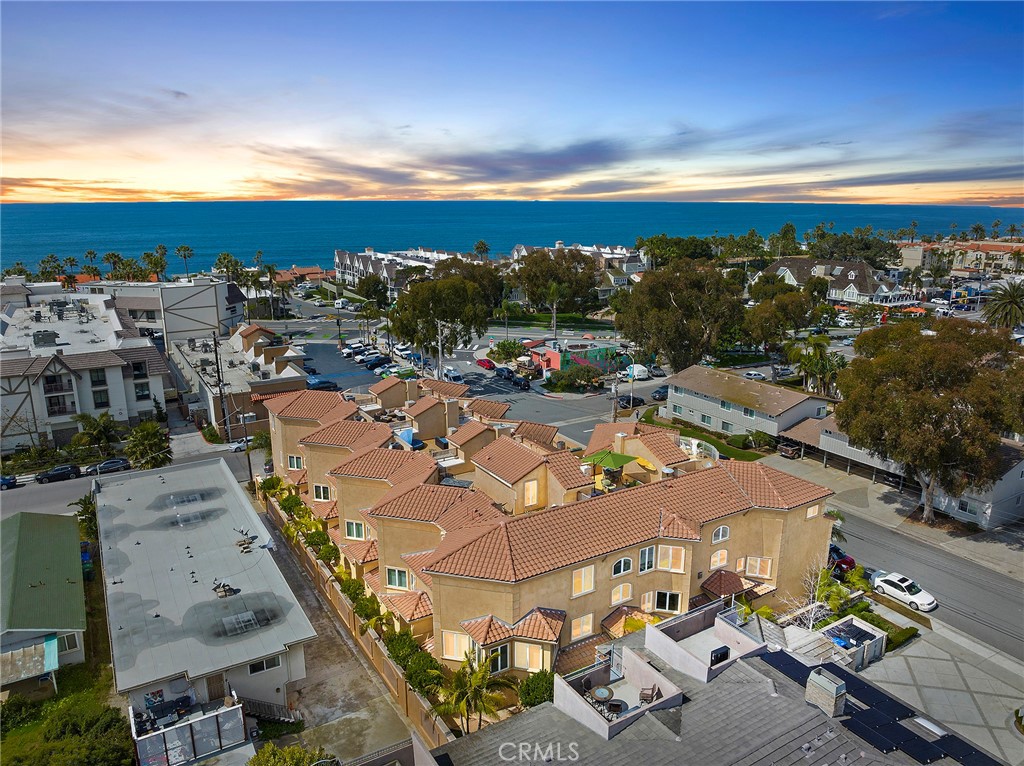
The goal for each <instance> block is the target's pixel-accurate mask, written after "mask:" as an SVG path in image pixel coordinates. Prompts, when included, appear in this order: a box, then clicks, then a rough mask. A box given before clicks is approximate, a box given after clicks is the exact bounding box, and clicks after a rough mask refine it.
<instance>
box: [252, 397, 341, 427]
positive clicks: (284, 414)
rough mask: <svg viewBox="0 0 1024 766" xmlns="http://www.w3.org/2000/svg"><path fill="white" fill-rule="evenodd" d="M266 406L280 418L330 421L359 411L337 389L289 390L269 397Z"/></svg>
mask: <svg viewBox="0 0 1024 766" xmlns="http://www.w3.org/2000/svg"><path fill="white" fill-rule="evenodd" d="M266 408H267V409H268V410H270V411H271V412H273V413H274V414H275V415H277V416H278V417H279V418H295V419H298V420H321V421H323V422H325V423H330V422H333V421H335V420H342V419H348V418H350V417H352V416H353V415H355V414H356V412H358V411H359V407H357V406H356V405H355V404H354V403H353V402H347V401H345V397H344V395H342V394H341V393H339V392H337V391H310V390H308V389H304V390H301V391H289V392H288V393H287V394H286V395H284V396H276V397H274V398H273V399H267V403H266Z"/></svg>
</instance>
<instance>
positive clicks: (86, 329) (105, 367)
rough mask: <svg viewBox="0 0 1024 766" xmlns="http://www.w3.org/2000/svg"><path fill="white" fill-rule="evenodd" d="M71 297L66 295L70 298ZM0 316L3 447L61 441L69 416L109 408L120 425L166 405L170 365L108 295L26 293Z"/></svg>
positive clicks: (71, 427) (71, 425)
mask: <svg viewBox="0 0 1024 766" xmlns="http://www.w3.org/2000/svg"><path fill="white" fill-rule="evenodd" d="M69 298H70V300H69ZM27 300H28V301H30V302H29V304H28V305H27V306H26V307H20V308H18V307H15V306H14V305H13V304H9V305H7V306H6V307H5V308H4V310H3V313H2V316H0V333H2V340H0V407H2V413H3V415H2V417H3V421H2V450H3V452H9V451H12V450H14V449H18V448H21V447H28V446H31V445H38V444H40V443H41V442H42V441H46V442H48V443H50V444H52V445H54V446H58V447H61V446H65V445H67V444H68V443H69V442H70V441H71V439H72V438H73V437H74V435H75V434H77V433H78V432H79V430H80V428H79V426H78V424H77V423H76V422H75V421H74V420H73V417H74V416H75V415H78V414H88V415H93V416H99V415H100V414H101V413H103V412H108V413H110V415H111V416H112V417H113V418H114V419H115V420H116V421H117V422H118V423H121V424H123V425H124V426H134V425H137V424H138V423H140V422H141V421H142V420H146V419H149V418H152V417H153V416H154V415H155V413H156V408H157V406H159V407H164V401H165V394H164V391H165V389H168V388H171V386H170V370H169V369H168V367H167V364H166V362H165V361H164V358H163V356H162V355H161V354H160V352H159V351H158V350H157V349H156V347H154V346H153V343H152V341H151V340H150V339H149V338H143V337H140V335H139V331H138V329H137V328H136V327H135V324H134V323H133V322H132V320H131V319H130V318H129V317H128V316H127V315H126V314H124V312H123V311H118V310H117V309H116V308H115V306H114V304H113V302H112V301H111V300H110V299H109V297H107V296H105V295H90V296H73V295H68V296H65V295H64V294H59V293H53V294H49V293H44V294H38V295H37V294H31V295H28V296H27Z"/></svg>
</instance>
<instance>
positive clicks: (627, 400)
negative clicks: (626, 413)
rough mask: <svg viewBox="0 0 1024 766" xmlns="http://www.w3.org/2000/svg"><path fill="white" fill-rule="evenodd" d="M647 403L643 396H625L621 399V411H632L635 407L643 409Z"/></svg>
mask: <svg viewBox="0 0 1024 766" xmlns="http://www.w3.org/2000/svg"><path fill="white" fill-rule="evenodd" d="M645 404H647V402H645V401H644V398H643V397H642V396H630V395H629V394H625V395H623V396H620V397H619V409H620V410H631V409H633V408H634V407H643V406H644V405H645Z"/></svg>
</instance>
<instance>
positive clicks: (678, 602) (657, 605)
mask: <svg viewBox="0 0 1024 766" xmlns="http://www.w3.org/2000/svg"><path fill="white" fill-rule="evenodd" d="M662 596H664V597H665V599H664V601H665V606H664V608H662V607H661V606H660V602H661V600H662V598H661V597H662ZM672 596H675V597H676V608H675V609H669V608H668V606H669V602H670V601H671V597H672ZM682 608H683V594H682V593H680V592H679V591H675V590H657V591H655V592H654V611H655V612H667V613H669V614H679V613H680V611H681V610H682Z"/></svg>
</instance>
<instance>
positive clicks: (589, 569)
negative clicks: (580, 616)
mask: <svg viewBox="0 0 1024 766" xmlns="http://www.w3.org/2000/svg"><path fill="white" fill-rule="evenodd" d="M593 592H594V565H593V564H588V565H587V566H585V567H580V568H579V569H574V570H573V571H572V597H573V598H579V597H580V596H585V595H587V594H588V593H593Z"/></svg>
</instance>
